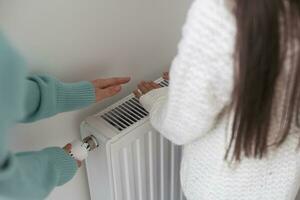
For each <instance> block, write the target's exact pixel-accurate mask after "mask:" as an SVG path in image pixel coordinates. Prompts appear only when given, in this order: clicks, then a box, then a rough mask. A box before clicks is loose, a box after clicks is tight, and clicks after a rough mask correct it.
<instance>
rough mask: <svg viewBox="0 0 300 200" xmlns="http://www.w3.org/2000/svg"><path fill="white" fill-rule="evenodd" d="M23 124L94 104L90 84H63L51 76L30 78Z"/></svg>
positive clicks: (93, 93)
mask: <svg viewBox="0 0 300 200" xmlns="http://www.w3.org/2000/svg"><path fill="white" fill-rule="evenodd" d="M25 87H26V94H25V104H24V115H25V117H24V118H23V120H22V121H23V122H32V121H36V120H39V119H43V118H47V117H51V116H53V115H55V114H57V113H60V112H67V111H72V110H75V109H79V108H82V107H85V106H87V105H90V104H91V103H94V102H95V99H96V98H95V90H94V87H93V85H92V84H91V83H90V82H87V81H82V82H78V83H63V82H60V81H58V80H57V79H55V78H53V77H51V76H46V75H42V76H38V75H35V76H30V77H28V78H27V79H26V84H25Z"/></svg>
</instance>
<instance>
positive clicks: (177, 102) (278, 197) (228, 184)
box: [135, 0, 300, 200]
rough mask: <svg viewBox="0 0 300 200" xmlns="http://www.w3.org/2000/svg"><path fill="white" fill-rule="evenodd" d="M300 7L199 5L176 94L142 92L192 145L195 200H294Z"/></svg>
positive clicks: (240, 1) (170, 131)
mask: <svg viewBox="0 0 300 200" xmlns="http://www.w3.org/2000/svg"><path fill="white" fill-rule="evenodd" d="M299 37H300V1H299V0H196V1H195V2H194V4H193V6H192V8H191V10H190V12H189V15H188V20H187V22H186V25H185V27H184V30H183V39H182V41H181V43H180V45H179V50H178V55H177V56H176V58H175V60H174V62H173V65H172V67H171V72H170V87H169V89H167V88H159V86H158V85H156V84H154V83H153V82H142V83H140V84H139V86H138V88H139V90H137V91H135V94H136V96H138V97H140V101H141V103H142V104H143V105H144V106H145V108H146V109H147V110H148V111H149V112H150V115H151V122H152V124H153V126H154V127H155V128H156V129H157V130H158V131H160V132H161V133H162V134H163V135H164V136H165V137H166V138H168V139H170V140H171V141H173V142H174V143H176V144H179V145H184V151H183V160H182V166H181V182H182V186H183V189H184V193H185V195H186V197H187V199H188V200H200V199H205V200H219V199H220V200H221V199H222V200H223V199H224V200H244V199H249V200H250V199H251V200H252V199H253V200H254V199H255V200H258V199H259V200H285V199H288V200H290V199H295V197H296V195H297V192H298V189H299V186H300V152H299V141H300V138H299V136H300V134H299V125H300V119H299V108H300V105H299V103H300V96H299V95H300V57H299V55H300V52H299Z"/></svg>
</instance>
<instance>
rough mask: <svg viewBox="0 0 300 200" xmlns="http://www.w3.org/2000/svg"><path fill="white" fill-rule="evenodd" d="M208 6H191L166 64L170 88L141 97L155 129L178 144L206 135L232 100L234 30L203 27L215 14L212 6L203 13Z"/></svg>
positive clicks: (216, 11) (221, 27)
mask: <svg viewBox="0 0 300 200" xmlns="http://www.w3.org/2000/svg"><path fill="white" fill-rule="evenodd" d="M212 3H213V1H202V0H198V1H195V2H194V4H193V6H192V8H191V10H190V12H189V15H188V19H187V22H186V25H185V27H184V29H183V37H182V41H181V42H180V45H179V50H178V54H177V56H176V58H175V59H174V61H173V64H172V66H171V71H170V87H169V89H168V88H161V89H157V90H153V91H151V92H149V93H147V94H146V95H144V96H142V97H141V99H140V101H141V103H142V105H143V106H144V107H145V108H146V109H147V110H148V111H149V112H150V119H151V122H152V125H153V126H154V128H156V129H157V130H158V131H159V132H160V133H162V134H163V135H164V136H165V137H166V138H168V139H169V140H171V141H172V142H174V143H176V144H179V145H184V144H188V143H191V142H193V141H195V140H197V139H199V138H201V137H204V136H205V135H206V134H207V133H209V132H210V130H212V129H213V128H214V127H215V124H216V121H217V120H216V119H217V117H218V116H219V114H221V113H222V111H223V109H224V108H225V106H226V105H228V104H229V103H230V99H231V91H232V82H233V81H232V80H233V64H232V49H233V46H234V41H233V39H232V38H233V37H232V35H233V34H234V32H233V31H232V30H230V29H228V28H227V25H226V24H209V23H208V22H210V21H212V20H211V19H210V17H214V18H215V16H218V14H217V13H218V10H217V9H215V7H216V6H212V9H210V10H209V11H208V8H209V7H210V4H212ZM203 4H206V5H203ZM203 16H205V17H203ZM218 17H224V16H218ZM214 20H216V19H214ZM219 21H221V20H219ZM222 21H224V20H222ZM227 43H228V44H227ZM218 46H222V48H215V47H218ZM219 58H222V59H219Z"/></svg>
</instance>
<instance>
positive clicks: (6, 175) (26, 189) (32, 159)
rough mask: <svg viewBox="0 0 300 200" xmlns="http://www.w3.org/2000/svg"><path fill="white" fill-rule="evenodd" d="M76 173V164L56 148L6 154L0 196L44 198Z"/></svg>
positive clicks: (0, 172) (9, 197) (30, 199)
mask: <svg viewBox="0 0 300 200" xmlns="http://www.w3.org/2000/svg"><path fill="white" fill-rule="evenodd" d="M76 170H77V164H76V161H75V160H74V159H73V158H72V157H71V156H69V155H67V154H66V153H65V152H64V150H63V149H62V148H59V147H51V148H47V149H44V150H42V151H37V152H22V153H18V154H8V156H7V158H6V161H5V163H4V164H3V165H2V167H1V170H0V197H1V199H24V200H42V199H45V198H46V197H47V196H48V194H49V193H50V192H51V191H52V190H53V189H54V187H56V186H60V185H63V184H64V183H66V182H67V181H69V180H70V179H71V178H72V177H73V176H74V174H75V172H76Z"/></svg>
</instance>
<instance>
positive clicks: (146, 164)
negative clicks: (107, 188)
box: [112, 131, 184, 200]
mask: <svg viewBox="0 0 300 200" xmlns="http://www.w3.org/2000/svg"><path fill="white" fill-rule="evenodd" d="M123 142H124V141H123ZM123 142H122V144H121V143H120V144H118V143H115V144H114V145H113V146H114V147H113V151H112V157H113V158H114V161H113V162H114V163H113V166H114V167H113V174H114V179H113V181H114V183H113V185H114V186H115V189H116V190H115V191H114V194H115V199H116V200H183V199H184V197H183V194H182V192H181V187H180V179H179V166H180V162H181V148H180V147H179V146H176V145H174V144H172V143H171V142H169V141H168V140H166V139H165V138H163V137H162V136H161V135H160V134H158V133H157V132H155V131H150V132H148V133H147V134H142V135H140V136H139V137H138V138H135V140H133V141H128V144H127V143H126V144H124V143H123Z"/></svg>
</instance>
